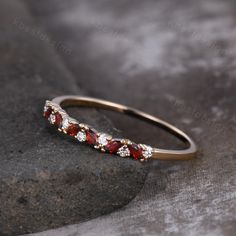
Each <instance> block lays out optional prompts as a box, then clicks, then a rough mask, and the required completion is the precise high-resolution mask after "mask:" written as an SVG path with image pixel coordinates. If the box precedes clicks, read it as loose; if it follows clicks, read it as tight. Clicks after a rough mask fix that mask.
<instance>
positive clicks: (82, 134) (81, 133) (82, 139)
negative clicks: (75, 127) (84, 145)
mask: <svg viewBox="0 0 236 236" xmlns="http://www.w3.org/2000/svg"><path fill="white" fill-rule="evenodd" d="M75 138H77V139H78V141H79V142H85V141H86V133H85V132H84V131H79V132H78V133H77V135H76V136H75Z"/></svg>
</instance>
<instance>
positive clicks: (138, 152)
mask: <svg viewBox="0 0 236 236" xmlns="http://www.w3.org/2000/svg"><path fill="white" fill-rule="evenodd" d="M129 151H130V154H131V156H133V158H134V159H135V160H138V159H141V158H142V149H141V148H140V147H139V146H138V145H137V144H135V143H133V144H132V145H130V146H129Z"/></svg>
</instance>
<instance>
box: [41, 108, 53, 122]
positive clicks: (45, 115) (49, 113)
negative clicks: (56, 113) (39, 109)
mask: <svg viewBox="0 0 236 236" xmlns="http://www.w3.org/2000/svg"><path fill="white" fill-rule="evenodd" d="M51 113H52V108H51V107H47V108H46V109H45V110H44V113H43V116H44V117H45V118H46V119H48V118H49V116H50V115H51Z"/></svg>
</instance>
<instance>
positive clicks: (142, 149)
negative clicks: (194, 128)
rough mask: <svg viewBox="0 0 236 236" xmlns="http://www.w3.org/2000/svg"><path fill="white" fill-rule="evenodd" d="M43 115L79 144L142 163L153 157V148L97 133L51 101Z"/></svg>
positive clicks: (48, 102) (47, 103)
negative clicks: (85, 144)
mask: <svg viewBox="0 0 236 236" xmlns="http://www.w3.org/2000/svg"><path fill="white" fill-rule="evenodd" d="M43 113H44V117H45V118H46V119H48V121H49V122H50V124H52V125H54V126H56V127H57V129H58V130H59V131H62V132H63V133H65V134H67V135H69V136H71V137H73V138H75V139H77V140H78V141H79V142H86V143H88V144H90V145H92V146H93V147H94V148H95V149H98V150H100V151H102V152H108V153H111V154H117V155H119V156H121V157H132V158H133V159H135V160H140V161H146V160H148V159H150V158H151V157H152V151H153V149H152V147H150V146H148V145H145V144H136V143H134V142H132V141H131V140H129V139H117V138H113V137H112V136H111V135H109V134H106V133H100V132H97V131H96V130H94V129H93V128H92V127H90V126H89V125H87V124H84V123H79V122H78V121H77V120H76V119H73V118H71V117H70V116H69V115H68V114H67V112H66V111H65V110H63V109H62V108H61V107H60V106H59V105H58V104H55V103H53V102H51V101H46V104H45V106H44V109H43Z"/></svg>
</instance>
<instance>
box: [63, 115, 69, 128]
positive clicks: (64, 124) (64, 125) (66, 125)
mask: <svg viewBox="0 0 236 236" xmlns="http://www.w3.org/2000/svg"><path fill="white" fill-rule="evenodd" d="M69 125H70V124H69V120H68V119H67V118H65V119H63V121H62V129H64V130H65V129H67V128H68V127H69Z"/></svg>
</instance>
